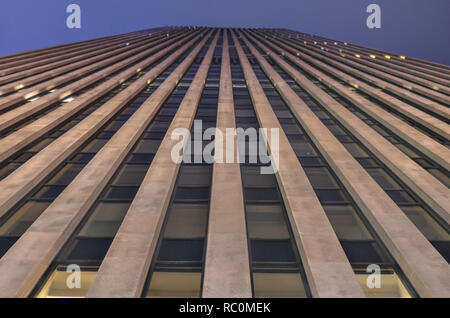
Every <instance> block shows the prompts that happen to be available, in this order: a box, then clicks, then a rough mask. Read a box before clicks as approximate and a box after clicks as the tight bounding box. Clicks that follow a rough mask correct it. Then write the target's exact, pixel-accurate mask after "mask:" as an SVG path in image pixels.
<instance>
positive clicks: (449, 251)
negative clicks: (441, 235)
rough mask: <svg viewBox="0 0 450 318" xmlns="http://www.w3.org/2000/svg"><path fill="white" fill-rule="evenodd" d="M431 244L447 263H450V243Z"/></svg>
mask: <svg viewBox="0 0 450 318" xmlns="http://www.w3.org/2000/svg"><path fill="white" fill-rule="evenodd" d="M431 244H433V246H434V247H435V248H436V249H437V251H438V252H439V253H440V254H441V255H442V257H444V258H445V260H446V261H447V263H450V242H437V241H431Z"/></svg>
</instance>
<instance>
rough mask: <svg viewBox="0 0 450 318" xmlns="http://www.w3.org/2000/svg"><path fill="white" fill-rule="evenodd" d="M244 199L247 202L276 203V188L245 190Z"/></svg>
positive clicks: (277, 196) (277, 197) (277, 198)
mask: <svg viewBox="0 0 450 318" xmlns="http://www.w3.org/2000/svg"><path fill="white" fill-rule="evenodd" d="M244 194H245V199H246V200H248V201H278V200H279V199H280V198H279V195H278V191H277V189H276V188H245V189H244Z"/></svg>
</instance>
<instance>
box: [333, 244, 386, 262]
mask: <svg viewBox="0 0 450 318" xmlns="http://www.w3.org/2000/svg"><path fill="white" fill-rule="evenodd" d="M341 245H342V248H343V249H344V252H345V254H346V255H347V258H348V260H349V261H350V263H352V264H355V263H362V264H379V263H382V262H383V259H382V257H381V254H380V252H379V251H378V250H377V248H376V246H375V244H374V243H370V242H350V241H344V242H342V241H341Z"/></svg>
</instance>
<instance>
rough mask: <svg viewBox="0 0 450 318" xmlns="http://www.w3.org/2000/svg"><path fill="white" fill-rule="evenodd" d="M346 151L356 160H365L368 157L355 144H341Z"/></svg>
mask: <svg viewBox="0 0 450 318" xmlns="http://www.w3.org/2000/svg"><path fill="white" fill-rule="evenodd" d="M342 145H344V147H345V148H346V149H347V151H348V152H349V153H350V154H351V155H352V156H353V157H358V158H367V157H369V155H368V154H367V152H365V151H364V150H363V149H362V148H361V147H360V146H359V145H358V144H357V143H353V142H352V143H343V144H342Z"/></svg>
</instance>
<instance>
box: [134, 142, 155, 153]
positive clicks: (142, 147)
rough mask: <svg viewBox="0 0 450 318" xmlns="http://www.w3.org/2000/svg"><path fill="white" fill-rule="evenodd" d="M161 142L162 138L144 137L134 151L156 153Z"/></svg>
mask: <svg viewBox="0 0 450 318" xmlns="http://www.w3.org/2000/svg"><path fill="white" fill-rule="evenodd" d="M160 144H161V140H152V139H144V140H141V141H140V142H139V143H138V145H137V147H136V149H135V150H134V152H135V153H150V154H156V152H157V151H158V148H159V145H160Z"/></svg>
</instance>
